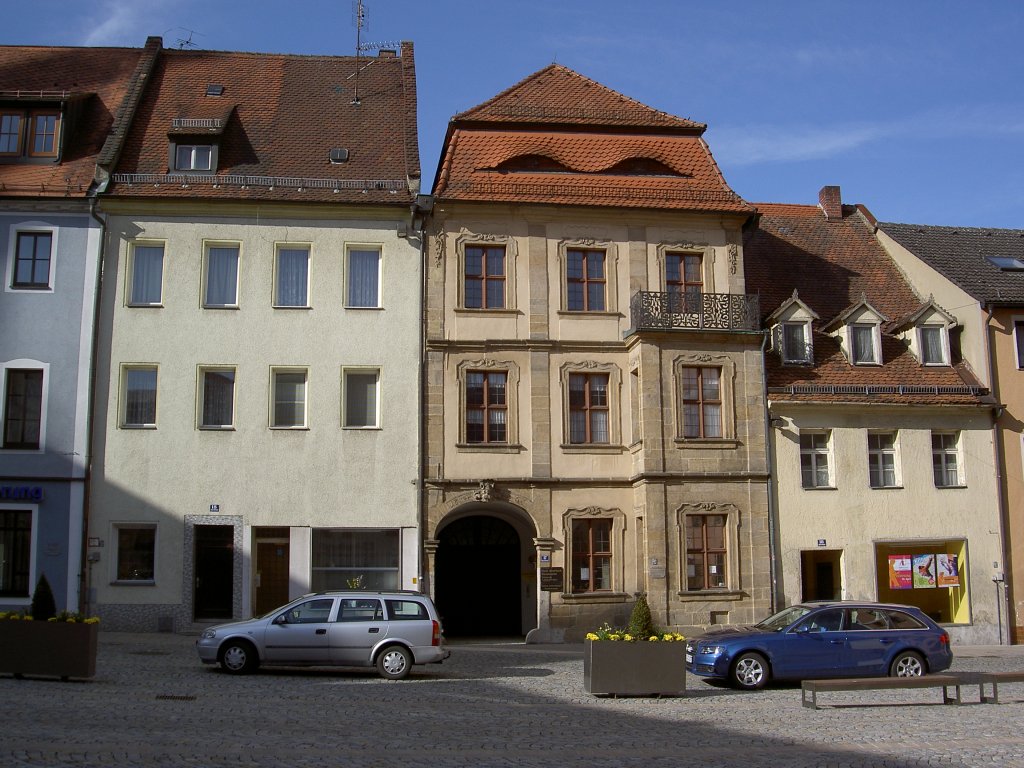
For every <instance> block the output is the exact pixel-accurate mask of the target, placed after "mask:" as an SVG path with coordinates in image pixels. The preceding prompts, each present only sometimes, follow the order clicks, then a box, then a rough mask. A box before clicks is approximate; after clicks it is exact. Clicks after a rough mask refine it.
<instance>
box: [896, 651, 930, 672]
mask: <svg viewBox="0 0 1024 768" xmlns="http://www.w3.org/2000/svg"><path fill="white" fill-rule="evenodd" d="M924 673H925V669H924V659H922V658H921V655H920V654H918V653H915V652H914V651H903V653H901V654H899V655H897V656H896V658H895V659H893V660H892V665H891V666H890V667H889V677H920V676H921V675H923V674H924Z"/></svg>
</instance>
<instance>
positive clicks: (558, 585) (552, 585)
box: [540, 567, 565, 592]
mask: <svg viewBox="0 0 1024 768" xmlns="http://www.w3.org/2000/svg"><path fill="white" fill-rule="evenodd" d="M564 584H565V569H564V568H554V567H548V568H541V569H540V588H541V590H543V591H544V592H561V591H562V589H563V585H564Z"/></svg>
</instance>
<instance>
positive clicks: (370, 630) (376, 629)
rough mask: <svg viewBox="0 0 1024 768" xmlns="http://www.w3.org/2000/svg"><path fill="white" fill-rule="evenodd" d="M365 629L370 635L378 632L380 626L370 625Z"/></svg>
mask: <svg viewBox="0 0 1024 768" xmlns="http://www.w3.org/2000/svg"><path fill="white" fill-rule="evenodd" d="M366 631H367V632H369V633H370V634H371V635H374V634H376V633H378V632H380V627H370V628H369V629H368V630H366Z"/></svg>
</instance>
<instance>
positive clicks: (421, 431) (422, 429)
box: [412, 203, 433, 595]
mask: <svg viewBox="0 0 1024 768" xmlns="http://www.w3.org/2000/svg"><path fill="white" fill-rule="evenodd" d="M412 213H413V215H412V222H413V229H414V231H416V232H417V233H418V235H419V238H420V306H419V316H420V321H419V347H420V350H419V352H420V354H419V390H418V392H417V395H418V400H417V411H418V413H417V416H418V418H417V420H416V445H417V446H418V448H417V467H416V519H417V521H418V522H419V531H420V535H419V548H420V551H419V556H418V558H417V560H418V561H419V584H418V585H417V586H418V587H419V591H420V592H422V593H423V594H425V595H430V594H431V593H432V591H433V584H431V583H430V580H429V572H428V570H427V568H426V564H427V563H426V539H427V519H426V503H425V502H424V499H423V495H424V493H425V491H426V483H425V480H426V474H427V473H426V465H425V462H426V460H427V449H426V446H425V445H424V442H423V441H424V436H425V434H426V424H425V423H424V422H425V419H426V412H427V409H426V407H425V399H426V396H427V395H426V393H427V359H426V355H427V344H426V337H427V316H426V312H427V258H428V255H429V254H428V253H427V216H426V212H425V211H422V210H420V205H419V204H418V203H416V204H414V205H413V209H412ZM417 220H419V227H418V228H417V227H416V224H417Z"/></svg>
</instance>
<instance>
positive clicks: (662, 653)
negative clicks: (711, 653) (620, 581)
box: [583, 594, 686, 696]
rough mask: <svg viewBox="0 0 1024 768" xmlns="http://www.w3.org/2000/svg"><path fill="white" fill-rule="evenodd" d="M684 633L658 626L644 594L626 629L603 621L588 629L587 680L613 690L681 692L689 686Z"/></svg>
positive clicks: (587, 686) (601, 691)
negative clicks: (661, 629) (598, 625)
mask: <svg viewBox="0 0 1024 768" xmlns="http://www.w3.org/2000/svg"><path fill="white" fill-rule="evenodd" d="M685 639H686V638H684V637H683V636H682V635H680V634H679V633H677V632H660V631H658V630H657V629H656V628H655V627H654V624H653V622H652V621H651V609H650V606H648V605H647V598H646V596H645V595H643V594H641V595H639V596H638V597H637V600H636V603H634V605H633V612H632V615H631V616H630V619H629V623H628V624H627V625H626V627H625V628H624V629H616V628H613V627H609V626H607V625H606V626H604V627H601V628H600V629H598V630H595V631H594V632H590V633H588V634H587V637H586V640H585V647H584V653H583V686H584V690H586V692H587V693H593V694H597V695H611V696H677V695H681V694H683V693H685V692H686V643H685V642H684V641H685Z"/></svg>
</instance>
